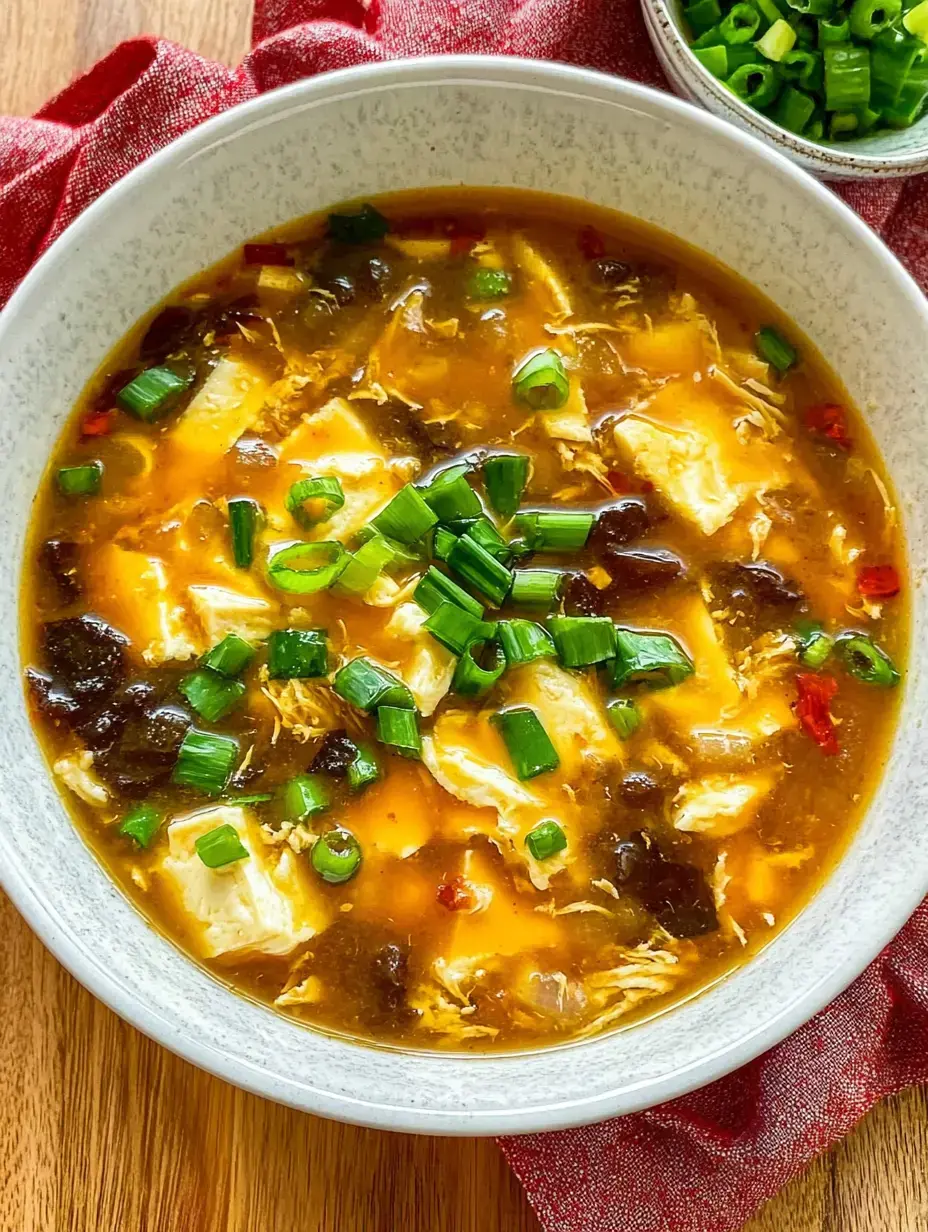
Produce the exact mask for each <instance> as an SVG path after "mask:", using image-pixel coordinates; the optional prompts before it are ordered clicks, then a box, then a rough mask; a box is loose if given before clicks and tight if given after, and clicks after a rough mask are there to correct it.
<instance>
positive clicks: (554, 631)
mask: <svg viewBox="0 0 928 1232" xmlns="http://www.w3.org/2000/svg"><path fill="white" fill-rule="evenodd" d="M548 630H549V632H550V634H551V636H552V638H553V639H554V644H555V646H556V647H557V653H558V657H559V658H560V660H561V662H562V663H563V664H564V666H565V667H592V665H593V664H594V663H605V662H607V661H608V660H609V659H611V658H613V657H614V656H615V625H614V624H613V623H612V621H611V620H610V619H609V618H608V616H552V617H551V619H550V620H549V621H548Z"/></svg>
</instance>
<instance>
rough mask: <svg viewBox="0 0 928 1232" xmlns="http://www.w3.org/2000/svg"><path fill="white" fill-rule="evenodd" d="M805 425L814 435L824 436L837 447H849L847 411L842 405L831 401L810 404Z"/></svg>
mask: <svg viewBox="0 0 928 1232" xmlns="http://www.w3.org/2000/svg"><path fill="white" fill-rule="evenodd" d="M806 427H807V428H808V430H809V431H810V432H814V433H815V435H816V436H824V437H825V438H826V439H827V440H829V441H831V443H832V444H833V445H837V446H838V448H839V449H850V448H851V438H850V437H849V436H848V434H847V412H846V411H845V409H844V407H843V406H837V405H835V403H833V402H823V403H822V404H821V405H820V406H810V407H809V408H808V410H807V411H806Z"/></svg>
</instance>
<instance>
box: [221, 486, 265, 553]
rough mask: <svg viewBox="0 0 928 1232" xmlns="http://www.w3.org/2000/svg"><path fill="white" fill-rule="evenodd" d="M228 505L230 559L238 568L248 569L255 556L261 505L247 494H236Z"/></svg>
mask: <svg viewBox="0 0 928 1232" xmlns="http://www.w3.org/2000/svg"><path fill="white" fill-rule="evenodd" d="M228 505H229V531H230V534H231V536H232V559H233V560H234V561H235V563H236V565H237V566H238V567H239V569H248V568H250V567H251V563H252V561H253V560H254V558H255V531H256V530H257V528H258V519H259V517H260V513H261V507H260V506H259V505H258V503H257V501H253V500H250V499H249V498H248V497H247V496H236V497H234V498H233V499H232V500H230V501H229V502H228Z"/></svg>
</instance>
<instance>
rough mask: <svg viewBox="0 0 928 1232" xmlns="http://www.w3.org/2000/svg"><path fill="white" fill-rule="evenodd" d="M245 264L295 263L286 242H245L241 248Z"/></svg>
mask: <svg viewBox="0 0 928 1232" xmlns="http://www.w3.org/2000/svg"><path fill="white" fill-rule="evenodd" d="M242 260H243V261H244V262H245V264H246V265H295V264H296V262H295V261H294V259H293V257H291V256H290V253H289V252H288V250H287V245H286V244H246V245H245V246H244V248H243V249H242Z"/></svg>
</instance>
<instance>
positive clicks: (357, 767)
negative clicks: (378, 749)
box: [347, 742, 380, 791]
mask: <svg viewBox="0 0 928 1232" xmlns="http://www.w3.org/2000/svg"><path fill="white" fill-rule="evenodd" d="M356 747H357V750H358V751H357V753H356V755H355V758H354V761H353V762H351V764H350V765H349V767H348V775H347V778H348V786H349V787H350V788H351V790H352V791H363V790H364V788H365V787H369V786H370V785H371V783H376V782H377V780H378V779H379V778H380V764H379V762H378V761H377V755H376V754H375V753H374V750H373V749H372V748H371V747H370V745H369V744H365V743H363V742H362V743H360V744H358V745H357V746H356Z"/></svg>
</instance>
